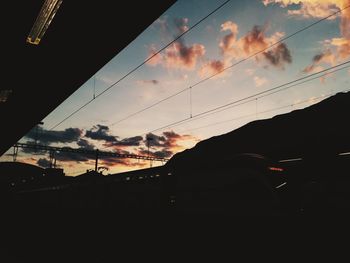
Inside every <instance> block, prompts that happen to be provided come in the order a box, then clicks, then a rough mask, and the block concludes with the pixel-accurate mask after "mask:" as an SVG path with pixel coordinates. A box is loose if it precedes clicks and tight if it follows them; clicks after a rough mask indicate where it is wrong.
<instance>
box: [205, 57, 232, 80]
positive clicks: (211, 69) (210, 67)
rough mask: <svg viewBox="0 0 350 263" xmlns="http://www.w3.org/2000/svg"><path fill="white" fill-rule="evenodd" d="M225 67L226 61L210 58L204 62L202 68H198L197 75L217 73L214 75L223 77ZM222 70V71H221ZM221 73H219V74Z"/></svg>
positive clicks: (206, 75) (207, 75)
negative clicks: (210, 59)
mask: <svg viewBox="0 0 350 263" xmlns="http://www.w3.org/2000/svg"><path fill="white" fill-rule="evenodd" d="M226 67H227V65H226V63H225V62H223V61H221V60H212V61H209V62H207V63H205V64H204V65H203V66H202V68H201V69H200V70H199V75H200V76H201V77H202V78H205V77H209V76H214V75H216V74H218V75H217V76H215V77H223V76H224V75H226V74H224V73H226V72H223V70H224V69H225V68H226ZM221 72H222V73H221ZM220 73H221V74H220Z"/></svg>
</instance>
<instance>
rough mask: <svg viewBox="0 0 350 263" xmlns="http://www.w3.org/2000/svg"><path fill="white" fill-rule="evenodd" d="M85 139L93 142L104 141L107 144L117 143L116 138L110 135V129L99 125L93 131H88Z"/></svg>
mask: <svg viewBox="0 0 350 263" xmlns="http://www.w3.org/2000/svg"><path fill="white" fill-rule="evenodd" d="M85 137H87V138H90V139H93V140H103V141H106V142H115V141H117V139H116V137H115V136H113V135H110V134H109V127H108V126H105V125H100V124H97V125H95V126H93V128H92V129H91V130H88V131H86V133H85Z"/></svg>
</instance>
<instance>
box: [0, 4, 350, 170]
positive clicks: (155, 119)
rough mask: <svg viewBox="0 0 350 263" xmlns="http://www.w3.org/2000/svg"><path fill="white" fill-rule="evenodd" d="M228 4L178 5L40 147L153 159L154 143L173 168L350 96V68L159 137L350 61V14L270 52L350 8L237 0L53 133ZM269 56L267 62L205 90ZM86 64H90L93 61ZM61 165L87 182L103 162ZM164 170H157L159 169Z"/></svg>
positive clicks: (81, 95)
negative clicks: (193, 151)
mask: <svg viewBox="0 0 350 263" xmlns="http://www.w3.org/2000/svg"><path fill="white" fill-rule="evenodd" d="M223 2H225V1H223V0H179V1H177V2H176V3H175V4H174V5H173V6H172V7H171V8H170V9H168V10H167V11H166V12H165V13H164V14H162V15H161V16H160V17H159V18H158V19H157V20H156V21H154V23H153V24H152V25H150V26H149V27H148V28H147V29H146V30H145V31H144V32H143V33H142V34H141V35H139V36H138V37H137V38H136V39H135V40H134V41H133V42H132V43H130V44H129V45H128V46H127V47H126V48H125V49H124V50H123V51H122V52H120V53H119V54H117V55H116V56H115V57H114V58H113V59H112V60H111V61H110V62H109V63H108V64H106V65H105V66H104V67H103V68H101V69H100V70H99V71H98V72H96V74H95V76H92V77H91V78H90V79H88V80H87V81H86V82H85V84H84V85H82V86H81V87H80V88H79V89H78V90H77V91H76V92H75V93H74V94H73V95H72V96H70V97H69V98H68V99H67V100H66V101H65V102H63V103H62V104H61V105H60V106H59V107H58V108H56V109H55V110H54V111H53V112H52V113H51V114H49V115H48V116H47V117H46V118H45V119H44V120H43V122H44V124H43V125H42V126H41V127H40V128H39V140H38V141H39V143H41V144H45V145H52V146H69V147H73V148H86V149H96V148H98V149H100V150H103V151H117V152H121V153H124V152H125V153H134V154H142V155H147V154H148V152H147V146H146V144H145V140H146V136H148V137H152V138H153V140H152V141H151V142H152V143H151V147H150V149H151V151H152V154H153V155H155V156H158V157H165V158H170V157H171V156H172V155H173V154H175V153H176V152H178V151H182V150H184V149H186V148H189V147H193V146H194V145H195V144H196V143H197V142H199V141H200V140H203V139H207V138H210V137H212V136H215V135H220V134H223V133H227V132H229V131H232V130H234V129H236V128H238V127H240V126H242V125H244V124H246V123H248V122H250V121H252V120H255V119H256V118H258V119H264V118H270V117H272V116H274V115H277V114H281V113H285V112H290V111H291V110H295V109H299V108H304V107H306V106H309V105H311V104H313V103H316V102H319V101H320V100H322V99H323V98H326V96H328V95H330V94H334V93H337V92H339V91H342V90H346V89H347V88H350V85H349V84H350V82H349V79H350V68H344V69H342V70H339V71H337V72H334V73H332V74H329V75H327V76H324V77H321V78H319V79H315V80H312V81H310V82H307V83H304V84H301V85H298V86H295V87H291V88H289V89H286V90H284V91H281V92H277V93H275V94H273V95H270V96H266V97H264V98H259V99H256V100H253V101H251V102H248V103H245V104H243V105H240V106H237V107H231V108H228V109H227V110H223V109H225V108H223V109H221V110H220V111H219V112H217V113H216V114H211V115H208V116H207V117H203V118H198V119H196V118H192V119H191V120H190V121H187V122H184V123H181V125H177V126H174V127H169V128H166V129H162V130H157V129H158V128H161V127H164V126H167V125H169V124H171V123H175V122H177V121H181V120H184V119H186V118H190V116H191V115H192V116H196V115H198V114H201V113H203V112H206V111H208V110H211V109H214V108H216V107H220V106H222V105H225V104H228V103H230V102H234V101H236V100H239V99H242V98H245V97H248V96H250V95H254V94H256V93H259V92H263V91H265V90H268V89H271V88H273V87H276V86H279V85H281V84H284V83H287V82H289V81H293V80H295V79H298V78H302V77H304V76H307V75H308V74H313V73H315V72H318V71H321V70H324V69H327V68H328V67H332V66H336V65H338V64H340V63H343V62H346V61H348V60H350V8H347V9H345V10H344V11H342V12H341V13H339V14H337V15H335V16H332V17H330V18H328V19H327V20H325V21H322V22H320V23H318V24H316V25H315V26H312V27H310V28H309V29H307V30H305V31H303V32H301V33H298V34H296V35H295V36H293V37H291V38H289V39H288V40H286V41H284V42H282V43H279V44H277V45H274V46H273V47H271V48H270V49H266V48H267V47H269V46H270V45H271V44H273V43H275V42H276V41H278V40H279V39H281V38H283V37H287V36H289V35H291V34H293V33H294V32H296V31H298V30H299V29H302V28H304V27H306V26H308V25H310V24H312V23H314V22H316V21H317V20H319V19H322V18H324V17H326V16H328V15H330V14H332V13H334V12H336V11H338V10H340V9H343V8H346V7H347V6H350V0H337V1H331V0H318V1H316V0H315V1H313V0H305V1H299V0H234V1H233V0H232V1H230V2H229V3H228V4H226V5H225V6H224V7H223V8H221V9H219V10H218V11H217V12H215V13H214V14H213V15H211V16H209V17H208V18H207V19H206V20H204V21H203V22H202V23H200V24H199V25H198V26H197V27H195V28H194V29H193V30H191V31H189V32H188V33H186V34H185V35H184V36H183V37H181V38H180V39H178V40H177V41H175V42H174V43H173V44H172V45H170V46H169V47H168V48H166V49H165V50H164V51H163V52H161V53H159V54H157V55H155V56H154V57H153V58H152V59H151V60H149V61H148V62H147V63H146V64H145V65H143V66H142V67H140V68H139V69H138V70H137V71H136V72H134V73H133V74H131V75H130V76H128V77H127V78H125V79H124V80H123V81H121V82H120V83H118V84H117V85H115V86H113V87H112V88H111V89H109V90H108V91H107V92H105V93H104V94H103V95H101V96H99V97H98V98H96V99H95V100H94V101H93V102H92V103H90V104H89V105H88V106H87V107H85V108H83V109H82V110H81V111H79V112H78V113H77V114H75V115H73V116H72V117H71V118H69V119H68V120H66V121H65V122H63V123H62V124H60V125H59V126H57V127H56V128H55V129H54V130H50V129H51V128H52V127H54V126H55V125H56V124H57V123H59V122H60V121H61V120H63V119H64V118H65V117H66V116H67V115H69V114H70V113H72V112H73V111H74V110H76V109H78V108H79V107H80V106H82V105H84V104H85V103H86V102H87V101H89V100H91V99H92V98H93V96H94V90H95V95H98V94H99V93H101V92H103V91H104V90H105V89H106V88H108V87H109V86H110V85H112V84H113V83H115V82H116V81H118V80H119V79H120V78H121V77H123V76H124V75H125V74H127V73H128V72H129V71H130V70H132V69H133V68H135V67H136V66H138V65H139V64H140V63H142V62H143V61H144V60H145V59H147V58H149V57H150V56H152V55H154V54H155V52H156V51H157V50H159V49H161V48H162V47H164V46H165V45H167V44H168V43H169V42H171V41H172V40H173V39H174V38H175V37H177V36H178V35H179V34H181V33H184V32H186V31H187V30H188V29H189V28H190V27H191V26H192V25H194V24H195V23H196V22H197V21H199V20H200V19H202V18H203V17H205V16H206V15H208V14H209V13H210V12H211V11H212V10H214V9H215V8H217V7H218V6H219V5H220V4H222V3H223ZM62 8H64V7H62ZM130 19H137V17H135V16H134V17H133V16H131V17H130ZM127 26H128V23H127V21H125V23H124V24H123V25H116V27H115V28H116V30H115V32H110V34H119V33H118V28H119V27H127ZM123 32H125V31H124V30H123ZM119 37H121V38H122V37H123V36H122V35H120V36H119ZM264 49H266V50H264ZM261 50H264V52H261V53H259V54H258V55H257V56H254V57H251V58H250V59H248V60H246V61H244V62H242V63H240V64H238V65H236V66H233V67H231V68H230V69H228V70H225V71H223V72H222V73H220V74H219V75H216V76H215V77H213V78H211V79H209V80H207V81H204V82H202V83H200V84H198V85H196V84H197V83H199V81H201V80H203V79H205V78H207V77H209V76H212V75H213V74H215V73H218V72H220V71H222V70H223V69H225V68H227V67H229V66H230V65H233V64H234V63H237V62H238V61H241V60H242V59H245V58H247V57H249V56H251V55H253V54H255V53H256V52H259V51H261ZM86 63H89V58H88V57H87V58H86ZM349 65H350V64H347V65H345V66H349ZM337 69H339V68H337ZM193 85H195V86H194V87H193V88H192V89H191V92H190V91H189V90H187V91H185V92H183V93H181V94H180V95H178V96H174V97H173V98H171V99H169V100H166V101H164V102H163V103H159V104H158V105H156V106H154V107H151V108H149V109H148V110H145V111H143V112H141V113H139V114H135V115H134V116H132V117H130V118H127V119H125V120H124V121H121V122H120V120H122V119H124V118H125V117H127V116H129V115H131V114H134V113H135V112H138V111H140V110H142V109H145V108H147V107H149V106H150V105H152V104H154V103H156V102H158V101H160V100H162V99H164V98H167V97H168V96H170V95H172V94H175V93H177V92H179V91H181V90H183V89H186V88H189V87H191V86H193ZM94 87H95V88H94ZM190 93H191V94H190ZM293 104H294V105H293ZM284 106H285V107H284ZM277 108H279V109H278V110H274V109H277ZM264 112H265V113H264ZM286 129H288V127H286ZM154 130H157V131H154ZM152 131H154V132H152ZM34 138H35V130H33V131H31V132H30V133H29V134H27V135H26V136H24V137H23V138H22V139H21V140H20V142H31V141H33V140H34ZM11 153H12V149H10V150H9V151H8V153H7V154H5V155H4V156H2V157H1V158H0V161H8V160H12V157H11V156H10V155H9V154H11ZM18 161H23V162H29V163H33V164H38V165H40V166H43V167H45V166H46V165H47V164H48V154H43V153H35V154H33V153H31V152H27V153H25V152H23V151H21V152H19V156H18ZM57 164H58V165H60V166H61V167H62V168H64V170H65V173H66V174H67V175H77V174H79V173H82V172H84V171H86V169H91V168H93V167H94V165H93V164H94V160H93V159H89V158H87V157H86V156H80V155H72V154H70V155H62V154H61V155H58V156H57ZM160 164H161V163H158V162H155V163H153V165H154V166H156V165H160ZM101 165H103V166H108V167H109V169H110V170H109V171H108V172H109V173H117V172H121V171H126V170H134V169H139V168H145V167H149V165H150V164H149V162H141V161H137V160H132V159H113V160H112V159H105V160H101Z"/></svg>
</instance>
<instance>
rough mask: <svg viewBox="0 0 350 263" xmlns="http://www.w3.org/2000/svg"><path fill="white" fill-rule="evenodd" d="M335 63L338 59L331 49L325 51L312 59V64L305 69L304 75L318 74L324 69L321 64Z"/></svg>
mask: <svg viewBox="0 0 350 263" xmlns="http://www.w3.org/2000/svg"><path fill="white" fill-rule="evenodd" d="M335 62H336V57H335V56H334V54H333V53H332V51H331V50H330V49H328V50H325V51H324V52H322V53H319V54H317V55H315V56H314V57H313V58H312V63H311V64H310V65H308V66H307V67H306V68H304V69H303V73H313V72H318V71H320V70H322V69H323V67H321V66H320V64H322V63H326V64H331V65H334V64H335Z"/></svg>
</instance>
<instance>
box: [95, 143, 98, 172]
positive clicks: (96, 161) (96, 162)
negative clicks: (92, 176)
mask: <svg viewBox="0 0 350 263" xmlns="http://www.w3.org/2000/svg"><path fill="white" fill-rule="evenodd" d="M97 166H98V149H96V159H95V172H96V173H97Z"/></svg>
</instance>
